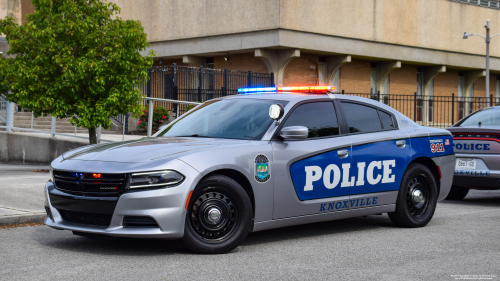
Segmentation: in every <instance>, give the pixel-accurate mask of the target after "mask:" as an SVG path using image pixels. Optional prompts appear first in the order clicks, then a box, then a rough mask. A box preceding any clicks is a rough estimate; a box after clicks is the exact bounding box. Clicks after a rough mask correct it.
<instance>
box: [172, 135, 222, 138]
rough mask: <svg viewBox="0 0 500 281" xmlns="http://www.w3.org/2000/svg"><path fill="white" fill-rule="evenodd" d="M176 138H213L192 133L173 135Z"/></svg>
mask: <svg viewBox="0 0 500 281" xmlns="http://www.w3.org/2000/svg"><path fill="white" fill-rule="evenodd" d="M175 137H176V138H213V137H209V136H200V135H198V134H192V135H189V136H175Z"/></svg>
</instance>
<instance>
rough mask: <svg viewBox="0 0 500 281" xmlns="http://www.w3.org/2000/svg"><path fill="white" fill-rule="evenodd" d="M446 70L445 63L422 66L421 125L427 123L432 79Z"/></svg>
mask: <svg viewBox="0 0 500 281" xmlns="http://www.w3.org/2000/svg"><path fill="white" fill-rule="evenodd" d="M444 72H446V65H433V66H426V67H424V85H423V88H424V89H423V98H424V104H423V111H424V114H423V115H424V116H423V120H424V121H423V125H424V126H428V125H429V89H430V86H431V82H432V80H433V79H434V78H435V77H436V76H438V75H439V74H441V73H444Z"/></svg>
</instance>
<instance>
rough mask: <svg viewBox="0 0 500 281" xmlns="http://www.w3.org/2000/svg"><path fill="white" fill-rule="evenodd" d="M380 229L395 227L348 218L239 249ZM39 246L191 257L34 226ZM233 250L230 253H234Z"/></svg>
mask: <svg viewBox="0 0 500 281" xmlns="http://www.w3.org/2000/svg"><path fill="white" fill-rule="evenodd" d="M380 227H395V226H394V225H393V224H392V222H391V221H390V220H389V218H388V217H387V215H373V216H367V217H357V218H349V219H342V220H335V221H327V222H318V223H312V224H305V225H297V226H290V227H284V228H277V229H270V230H265V231H259V232H254V233H250V234H249V235H248V237H247V238H246V239H245V241H244V242H243V243H242V244H241V246H243V247H245V246H253V245H260V244H265V243H273V242H280V241H287V240H297V239H302V238H311V237H318V236H323V235H331V234H341V233H351V232H352V233H355V232H359V231H369V230H373V229H376V228H380ZM31 238H32V239H33V240H34V241H37V242H38V243H39V244H40V245H43V246H46V247H51V248H57V249H61V250H65V251H72V252H79V253H81V252H84V253H85V252H86V253H92V254H98V255H115V254H119V255H124V256H160V255H161V256H164V255H166V254H167V255H175V254H187V255H191V254H193V253H192V252H190V251H189V250H187V249H186V248H184V247H183V246H182V244H181V243H180V242H179V241H177V240H165V239H141V238H119V237H111V236H100V237H92V238H89V237H82V236H78V235H73V234H72V232H70V231H61V230H55V229H52V228H50V227H48V226H41V227H36V230H35V231H34V232H33V234H32V237H31ZM240 249H241V248H236V249H235V250H233V251H231V252H230V253H237V252H238V251H239V250H240Z"/></svg>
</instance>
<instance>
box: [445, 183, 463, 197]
mask: <svg viewBox="0 0 500 281" xmlns="http://www.w3.org/2000/svg"><path fill="white" fill-rule="evenodd" d="M468 193H469V189H468V188H465V187H459V186H455V185H453V186H452V187H451V189H450V193H448V196H446V198H445V199H446V200H462V199H464V198H465V196H467V194H468Z"/></svg>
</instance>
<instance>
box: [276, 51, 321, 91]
mask: <svg viewBox="0 0 500 281" xmlns="http://www.w3.org/2000/svg"><path fill="white" fill-rule="evenodd" d="M318 65H319V56H318V55H314V54H306V53H301V54H300V58H296V59H293V60H292V61H291V62H290V63H288V65H287V66H286V68H285V73H284V75H283V86H316V85H318Z"/></svg>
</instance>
